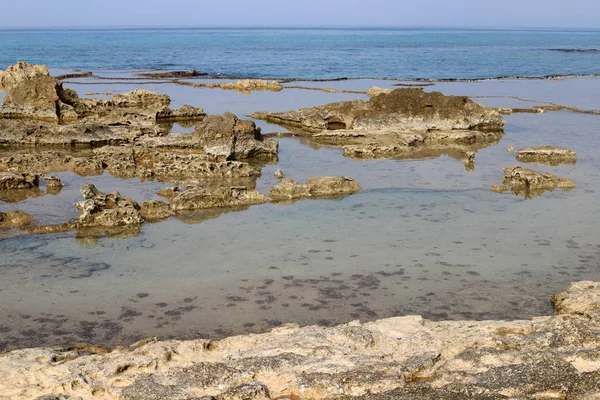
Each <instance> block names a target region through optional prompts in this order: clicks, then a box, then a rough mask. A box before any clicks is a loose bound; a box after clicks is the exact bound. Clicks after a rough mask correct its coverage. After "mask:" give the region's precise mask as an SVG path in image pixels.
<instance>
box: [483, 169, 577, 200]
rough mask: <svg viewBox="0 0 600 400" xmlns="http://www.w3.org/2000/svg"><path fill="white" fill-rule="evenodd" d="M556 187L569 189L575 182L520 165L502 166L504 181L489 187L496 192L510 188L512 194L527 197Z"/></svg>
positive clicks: (538, 194) (539, 194) (536, 195)
mask: <svg viewBox="0 0 600 400" xmlns="http://www.w3.org/2000/svg"><path fill="white" fill-rule="evenodd" d="M556 188H559V189H562V190H570V189H573V188H575V182H574V181H572V180H571V179H567V178H560V177H558V176H556V175H553V174H549V173H545V174H541V173H539V172H536V171H534V170H532V169H529V168H523V167H520V166H514V167H506V168H504V181H503V182H502V185H499V186H492V187H490V189H491V190H492V191H494V192H498V193H503V192H505V191H507V190H509V189H510V190H511V191H512V193H513V194H515V195H517V196H524V197H525V198H527V199H531V198H534V197H538V196H541V195H542V194H543V193H544V192H546V191H552V190H554V189H556Z"/></svg>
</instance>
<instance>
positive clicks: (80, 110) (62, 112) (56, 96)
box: [0, 63, 204, 125]
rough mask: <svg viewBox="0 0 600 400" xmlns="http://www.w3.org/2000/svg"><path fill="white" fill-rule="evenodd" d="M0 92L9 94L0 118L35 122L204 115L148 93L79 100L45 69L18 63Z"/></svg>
mask: <svg viewBox="0 0 600 400" xmlns="http://www.w3.org/2000/svg"><path fill="white" fill-rule="evenodd" d="M0 90H3V91H6V92H7V95H6V96H5V97H4V99H3V104H2V107H1V108H0V118H7V119H33V120H40V121H47V122H55V123H56V122H60V123H69V122H74V121H78V120H86V123H88V124H91V123H96V124H106V125H110V124H131V123H147V124H153V123H156V121H157V120H160V119H161V118H164V119H202V118H204V111H203V110H202V109H199V108H195V107H191V106H184V107H182V108H180V109H178V110H171V109H169V108H168V106H169V104H170V102H171V99H170V98H169V96H167V95H161V94H158V93H154V92H149V91H147V90H141V89H135V90H133V91H131V92H127V93H122V94H116V95H114V96H113V97H111V98H110V99H108V100H102V99H90V98H80V97H79V96H78V95H77V93H76V92H75V91H74V90H71V89H64V88H63V86H62V82H61V81H60V80H59V79H57V78H54V77H51V76H50V74H49V72H48V69H47V68H46V67H45V66H42V65H30V64H27V63H19V64H17V65H15V66H12V67H9V68H7V70H6V71H0Z"/></svg>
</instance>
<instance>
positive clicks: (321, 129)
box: [250, 88, 504, 158]
mask: <svg viewBox="0 0 600 400" xmlns="http://www.w3.org/2000/svg"><path fill="white" fill-rule="evenodd" d="M250 116H251V117H253V118H259V119H264V120H266V121H269V122H273V123H277V124H280V125H283V126H286V127H288V128H289V129H291V130H293V131H296V132H298V131H300V132H303V134H304V135H306V136H308V137H309V138H310V139H311V140H313V141H315V142H318V143H319V144H325V145H331V146H339V147H342V148H343V149H344V155H345V156H348V157H352V158H414V156H415V153H417V152H419V151H421V150H423V149H427V150H426V151H438V152H439V153H440V154H444V152H445V151H447V150H450V151H460V152H466V151H475V150H478V149H480V148H483V147H486V146H489V145H492V144H495V143H497V142H498V141H499V140H500V139H501V138H502V136H503V134H504V133H503V127H504V120H503V119H502V117H501V116H500V114H499V113H498V112H497V111H496V110H494V109H490V108H487V107H485V106H482V105H480V104H477V103H474V102H473V101H472V100H470V99H468V98H467V97H457V96H444V95H443V94H441V93H439V92H433V93H427V92H424V91H422V90H421V89H414V88H409V89H396V90H393V91H391V92H390V93H381V94H378V95H377V96H374V97H372V98H371V99H370V100H369V101H364V100H354V101H345V102H341V103H331V104H326V105H324V106H318V107H313V108H305V109H301V110H299V111H286V112H276V113H265V112H259V113H254V114H251V115H250Z"/></svg>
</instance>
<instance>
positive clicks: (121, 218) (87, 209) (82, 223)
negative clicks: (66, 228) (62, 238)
mask: <svg viewBox="0 0 600 400" xmlns="http://www.w3.org/2000/svg"><path fill="white" fill-rule="evenodd" d="M81 194H82V195H83V197H84V198H85V200H83V201H80V202H77V203H75V207H77V209H78V210H79V219H78V221H77V222H78V226H79V227H80V228H83V227H108V228H114V227H122V226H127V225H139V224H142V223H143V222H144V218H143V217H142V215H141V213H140V206H139V205H138V203H136V202H135V201H133V200H131V199H128V198H126V197H121V195H120V194H119V193H117V192H115V193H110V194H106V193H103V192H101V191H99V190H98V189H96V187H95V186H94V185H92V184H87V185H85V186H83V187H82V188H81Z"/></svg>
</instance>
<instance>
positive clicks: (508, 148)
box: [506, 146, 515, 153]
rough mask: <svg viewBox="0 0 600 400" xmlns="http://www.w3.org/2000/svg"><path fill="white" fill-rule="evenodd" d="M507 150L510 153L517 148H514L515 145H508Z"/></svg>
mask: <svg viewBox="0 0 600 400" xmlns="http://www.w3.org/2000/svg"><path fill="white" fill-rule="evenodd" d="M506 151H508V152H509V153H512V152H513V151H515V148H514V146H508V147H507V148H506Z"/></svg>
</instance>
